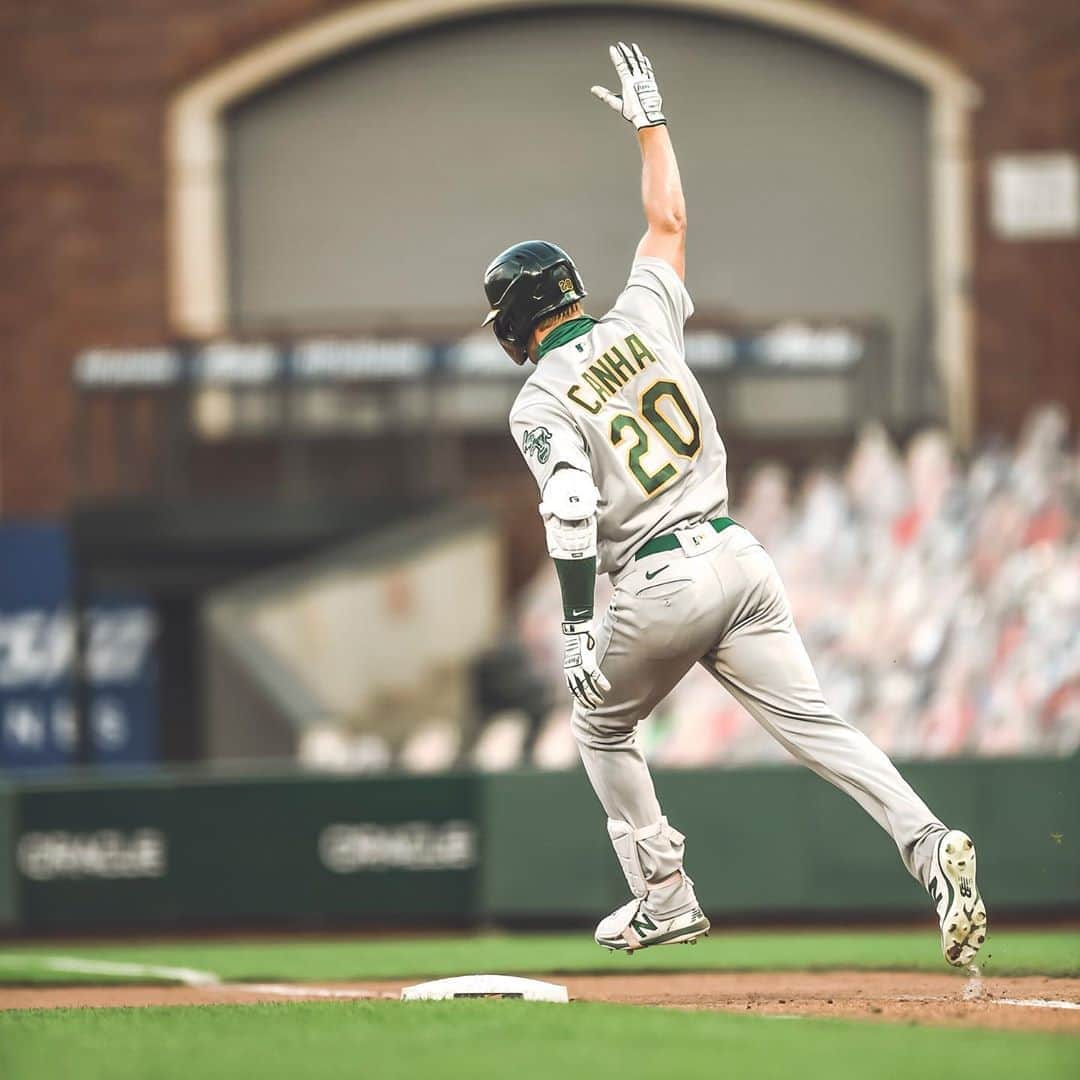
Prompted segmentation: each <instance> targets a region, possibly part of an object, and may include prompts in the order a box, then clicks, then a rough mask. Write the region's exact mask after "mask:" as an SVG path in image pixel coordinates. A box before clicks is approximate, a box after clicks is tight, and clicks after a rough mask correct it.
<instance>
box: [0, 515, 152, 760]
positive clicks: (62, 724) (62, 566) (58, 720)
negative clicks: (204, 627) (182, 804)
mask: <svg viewBox="0 0 1080 1080" xmlns="http://www.w3.org/2000/svg"><path fill="white" fill-rule="evenodd" d="M71 586H72V575H71V555H70V551H69V548H68V542H67V534H66V533H65V531H64V530H63V529H62V528H60V527H58V526H55V525H21V524H20V525H0V768H10V769H22V768H37V767H49V766H53V767H55V766H61V765H65V764H68V763H70V762H71V761H73V760H74V758H75V755H76V752H77V743H78V730H77V724H76V714H75V707H74V680H73V677H72V672H73V668H74V660H75V651H76V623H75V615H74V613H73V612H72V610H71V606H70V604H71ZM83 617H84V619H85V626H84V630H85V641H86V653H85V662H86V671H87V677H88V681H89V693H88V733H89V739H90V756H91V759H92V760H93V761H95V762H98V763H100V764H112V763H138V762H148V761H153V760H155V759H156V757H157V736H158V720H157V662H156V654H155V651H154V646H155V640H156V637H157V621H156V616H155V614H154V611H153V609H152V608H151V607H150V606H149V605H148V604H147V603H146V602H145V600H144V599H143V598H141V597H138V596H108V597H94V598H93V600H92V603H91V605H90V608H89V610H88V611H87V612H86V613H85V614H84V616H83Z"/></svg>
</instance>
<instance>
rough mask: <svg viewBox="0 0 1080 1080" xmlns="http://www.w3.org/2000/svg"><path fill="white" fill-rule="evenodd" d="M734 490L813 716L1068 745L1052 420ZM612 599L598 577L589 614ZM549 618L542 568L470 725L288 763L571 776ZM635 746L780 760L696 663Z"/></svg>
mask: <svg viewBox="0 0 1080 1080" xmlns="http://www.w3.org/2000/svg"><path fill="white" fill-rule="evenodd" d="M523 482H524V478H523ZM743 487H744V490H743V491H742V494H741V497H740V498H739V500H738V502H737V503H736V505H734V507H733V509H732V515H733V516H734V517H735V518H736V519H737V520H738V521H740V522H741V523H742V524H744V525H745V526H746V527H747V528H749V529H750V530H751V531H752V532H753V533H754V534H755V535H756V536H757V537H758V538H759V539H760V540H761V541H762V543H763V544H764V545H765V547H766V548H767V549H768V551H769V552H770V553H771V554H772V556H773V558H774V560H775V561H776V563H777V566H778V568H779V570H780V573H781V576H782V577H783V579H784V581H785V583H786V585H787V588H788V592H789V596H790V598H791V602H792V606H793V609H794V613H795V618H796V621H797V623H798V625H799V627H800V630H801V632H802V634H803V638H804V640H805V642H806V645H807V649H808V651H809V652H810V655H811V658H812V659H813V661H814V664H815V667H816V669H817V671H818V674H819V676H820V678H821V681H822V684H823V687H824V690H825V695H826V698H827V700H828V702H829V704H830V705H831V707H832V708H833V709H834V711H835V712H836V713H838V714H839V715H840V716H842V717H845V718H846V719H848V720H850V721H851V722H853V723H855V724H857V725H858V726H859V727H861V728H862V729H863V730H865V731H866V732H867V733H868V734H869V735H870V736H871V737H872V738H873V739H874V740H875V741H876V742H877V743H878V744H879V745H880V746H881V747H882V748H883V749H884V750H885V751H886V752H887V753H889V755H890V756H893V757H895V758H896V759H898V760H911V759H930V758H943V757H950V756H955V757H971V756H992V755H1002V756H1007V755H1062V756H1064V755H1068V754H1071V753H1074V752H1075V751H1076V750H1077V749H1080V528H1078V521H1080V513H1078V511H1080V451H1078V450H1077V449H1076V448H1074V447H1070V445H1069V421H1068V416H1067V413H1066V411H1065V409H1063V408H1062V407H1060V406H1047V407H1045V408H1042V409H1040V410H1037V411H1036V412H1034V413H1033V414H1032V415H1031V416H1030V417H1029V419H1028V421H1027V423H1026V425H1025V426H1024V430H1023V433H1022V435H1021V437H1020V438H1019V440H1018V442H1017V444H1016V445H1015V446H1012V447H1010V446H1005V445H997V446H988V447H986V448H984V449H982V450H981V451H980V452H978V453H977V454H975V455H974V456H973V457H972V458H971V459H970V460H968V461H965V462H961V461H960V460H959V459H958V458H957V456H956V455H955V454H954V452H953V450H952V448H951V445H950V443H949V440H948V438H947V437H946V435H945V434H944V432H942V431H940V430H938V429H928V430H924V431H922V432H921V433H919V434H917V435H915V436H914V437H913V438H912V439H911V440H910V442H909V443H908V444H907V445H906V447H904V449H903V452H901V449H900V448H898V447H897V446H896V445H895V444H894V443H893V442H892V440H891V439H890V437H889V435H888V434H887V433H886V432H885V430H884V429H883V428H882V427H880V426H877V425H871V426H868V427H866V428H865V429H864V430H863V431H862V433H861V435H860V436H859V438H858V439H857V440H856V442H855V444H854V446H853V447H852V450H851V453H850V456H849V458H848V461H847V463H846V465H845V466H844V467H843V468H842V469H833V468H825V467H820V468H811V469H808V470H807V471H806V472H805V474H804V476H803V477H802V479H801V481H800V482H799V484H798V485H797V486H796V485H793V483H792V479H791V476H790V475H789V473H788V472H787V471H786V470H785V469H784V468H783V467H781V466H779V465H776V464H768V463H763V464H761V465H760V466H758V467H756V468H755V469H754V470H753V471H752V472H751V473H750V474H749V476H748V478H747V481H746V483H745V484H744V485H743ZM538 527H539V526H538ZM609 596H610V586H609V585H608V584H607V581H606V579H601V581H600V583H599V585H598V595H597V607H598V609H601V608H602V607H603V606H605V605H606V603H607V601H608V599H609ZM560 619H561V603H560V599H559V590H558V585H557V582H556V578H555V575H554V573H553V571H552V568H551V566H550V564H549V562H548V561H547V560H546V559H545V560H543V561H542V563H541V565H540V567H539V568H538V569H537V571H536V573H535V575H534V577H533V579H532V580H531V582H530V583H529V584H528V585H527V587H526V588H525V589H524V590H523V593H522V594H521V596H520V598H519V602H518V604H517V605H516V608H515V610H514V612H513V614H512V616H511V617H510V625H509V626H508V627H507V633H506V635H505V636H504V641H503V644H502V645H501V646H500V647H499V649H497V650H496V651H495V652H494V653H493V654H492V655H491V656H490V657H489V658H488V662H487V664H486V668H487V671H488V675H486V676H485V674H484V669H485V664H484V663H483V662H482V663H481V664H480V665H478V670H477V676H478V678H477V684H478V687H479V691H478V693H477V694H476V699H477V700H476V704H477V707H478V708H477V713H478V715H477V723H476V725H475V727H474V728H473V729H472V730H462V729H461V728H460V727H458V726H456V725H454V724H453V723H451V722H449V721H448V720H446V719H438V718H434V717H433V718H432V720H431V721H430V722H429V723H425V724H422V725H421V726H420V727H419V728H418V729H417V730H416V731H415V732H414V733H413V734H412V735H411V736H410V737H409V738H408V739H407V740H406V742H405V743H404V744H403V745H402V746H400V747H399V748H398V749H397V751H396V752H395V751H394V750H392V749H391V748H390V747H389V745H387V743H385V742H384V741H383V739H382V738H381V737H380V736H379V735H377V734H374V733H366V734H363V735H359V736H355V735H354V736H353V737H348V736H345V735H344V734H343V733H330V732H327V731H325V730H323V731H320V732H315V733H312V736H311V737H310V738H309V739H308V740H306V741H305V743H303V744H302V745H301V751H300V757H301V760H302V761H303V762H304V763H305V764H307V765H309V766H315V767H319V768H331V769H344V770H348V771H372V770H374V771H379V770H382V769H385V768H389V767H391V766H393V765H397V766H398V767H401V768H403V769H404V770H406V771H409V772H434V771H439V770H442V769H447V768H451V767H454V766H457V765H464V766H468V767H474V768H478V769H480V770H484V771H499V770H504V769H512V768H516V767H522V766H534V767H537V768H541V769H567V768H573V767H575V766H576V765H577V762H578V755H577V748H576V746H575V745H574V741H573V736H572V734H571V730H570V722H569V720H570V717H569V703H568V696H567V694H566V691H565V688H564V685H563V679H562V668H561V664H562V653H561V648H560V643H559V634H558V626H559V621H560ZM492 672H494V673H495V674H494V675H491V673H492ZM485 684H486V690H485ZM640 739H641V743H642V746H643V747H644V749H645V752H646V754H647V756H648V757H649V758H650V760H652V761H653V762H654V763H655V764H657V765H660V766H666V767H673V768H678V767H687V768H690V767H695V766H710V765H721V766H723V765H742V764H753V763H760V762H786V761H790V760H791V759H790V758H789V757H788V755H787V753H786V751H785V750H784V749H783V748H782V747H781V746H780V745H779V744H778V743H776V742H774V741H773V740H772V739H770V738H769V737H768V736H767V735H766V734H765V732H764V731H762V730H761V729H760V728H759V727H758V726H757V725H756V723H755V722H754V721H753V720H752V719H751V717H750V716H749V715H748V714H747V713H746V712H744V711H743V709H742V708H741V707H740V706H739V705H738V704H737V703H736V702H735V700H734V699H733V698H732V697H731V696H730V695H729V694H728V693H727V692H726V691H725V690H724V688H723V687H722V686H721V685H720V684H719V683H717V682H716V681H715V680H714V679H713V678H712V677H711V676H710V675H709V674H708V673H707V672H706V671H705V670H704V669H703V668H697V667H696V668H694V669H692V670H691V671H690V673H689V674H688V675H687V676H686V677H685V678H684V679H683V681H682V682H681V683H680V684H679V685H678V686H677V687H676V688H675V689H674V690H673V691H672V693H671V694H670V695H669V696H668V697H667V698H666V699H665V700H664V701H663V702H662V703H661V704H660V706H659V707H658V708H657V709H656V710H655V711H654V713H653V715H652V716H651V717H649V719H648V720H646V721H645V722H644V723H643V724H642V726H641V729H640Z"/></svg>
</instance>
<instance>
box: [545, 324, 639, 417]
mask: <svg viewBox="0 0 1080 1080" xmlns="http://www.w3.org/2000/svg"><path fill="white" fill-rule="evenodd" d="M655 363H656V356H655V355H654V354H653V352H652V351H651V350H650V349H649V347H648V346H647V345H646V344H645V343H644V342H643V341H642V340H641V338H639V337H638V336H637V334H628V335H627V336H626V338H624V339H623V344H622V346H621V347H620V346H619V345H612V346H610V347H609V348H608V349H607V350H606V351H605V352H603V353H601V354H600V355H599V356H598V357H596V359H595V360H593V362H592V363H591V364H590V365H589V366H588V367H587V368H586V369H585V370H584V371H583V372H582V373H581V378H582V381H583V382H584V384H585V385H584V386H583V385H582V384H581V383H574V385H573V386H571V387H570V389H569V390H567V391H566V396H567V397H568V398H569V399H570V400H571V401H572V402H573V403H574V404H575V405H577V406H578V408H580V409H584V410H585V411H586V412H590V413H592V414H593V416H596V415H597V414H598V413H599V412H600V410H601V409H602V408H603V403H604V402H605V401H607V399H608V398H609V397H611V396H612V395H613V394H616V393H617V392H618V391H619V390H620V389H621V388H622V387H624V386H625V385H626V384H627V383H628V382H629V381H630V380H631V379H632V378H633V377H634V376H635V375H637V374H639V373H640V372H642V371H644V370H645V366H646V364H655Z"/></svg>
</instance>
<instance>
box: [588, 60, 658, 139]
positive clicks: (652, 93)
mask: <svg viewBox="0 0 1080 1080" xmlns="http://www.w3.org/2000/svg"><path fill="white" fill-rule="evenodd" d="M608 52H609V53H610V55H611V62H612V63H613V64H614V65H615V71H616V73H617V74H618V76H619V83H620V88H621V90H622V96H621V97H620V96H619V95H618V94H613V93H612V92H611V91H610V90H606V89H605V88H604V87H602V86H594V87H593V88H592V92H593V94H594V95H595V96H596V97H598V98H599V99H600V100H601V101H603V102H605V103H606V104H608V105H610V106H611V107H612V108H613V109H614V110H615V111H616V112H617V113H620V114H621V115H622V117H623V119H624V120H629V121H630V123H631V124H633V125H634V127H635V128H637V130H638V131H640V130H641V129H642V128H647V127H656V126H657V125H659V124H666V123H667V118H666V117H665V116H664V114H663V112H661V106H662V105H663V99H662V98H661V97H660V87H659V86H657V85H656V77H655V76H654V75H653V69H652V64H651V63H650V62H649V58H648V57H647V56H646V55H645V54H644V53H643V52H642V51H641V49H639V48H638V47H637V45H626V44H624V43H623V42H621V41H620V42H619V43H618V45H612V46H610V48H609V49H608Z"/></svg>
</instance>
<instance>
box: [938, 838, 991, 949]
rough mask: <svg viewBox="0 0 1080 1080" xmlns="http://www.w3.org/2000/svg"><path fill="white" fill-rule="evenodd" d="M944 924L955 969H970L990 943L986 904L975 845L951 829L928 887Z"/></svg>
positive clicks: (943, 937) (943, 934)
mask: <svg viewBox="0 0 1080 1080" xmlns="http://www.w3.org/2000/svg"><path fill="white" fill-rule="evenodd" d="M927 888H928V890H929V893H930V895H931V896H932V897H933V899H934V903H935V904H936V905H937V914H938V921H939V922H940V923H941V951H942V952H943V953H944V954H945V959H946V960H947V961H948V962H949V963H950V964H952V965H953V967H967V966H968V964H970V963H971V962H972V961H973V960H974V959H975V954H976V953H977V952H978V951H979V949H980V948H981V947H982V943H983V942H984V941H985V940H986V905H985V904H984V903H983V900H982V897H981V896H980V895H979V887H978V886H977V885H976V884H975V845H974V843H972V840H971V837H970V836H968V834H967V833H965V832H961V831H960V830H959V829H950V830H949V831H948V832H947V833H946V834H945V835H944V836H943V837H942V838H941V839H940V840H939V841H938V844H937V847H936V848H935V849H934V864H933V867H932V868H931V870H930V883H929V885H928V886H927Z"/></svg>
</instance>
